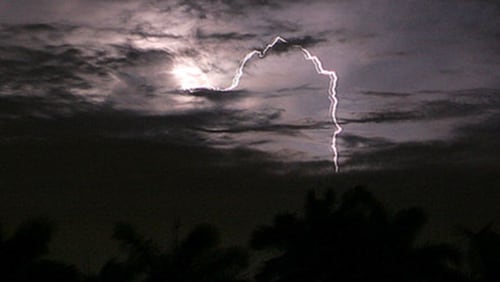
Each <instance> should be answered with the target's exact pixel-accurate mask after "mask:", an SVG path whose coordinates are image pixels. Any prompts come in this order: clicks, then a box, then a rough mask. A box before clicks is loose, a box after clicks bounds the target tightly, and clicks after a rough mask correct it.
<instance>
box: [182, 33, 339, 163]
mask: <svg viewBox="0 0 500 282" xmlns="http://www.w3.org/2000/svg"><path fill="white" fill-rule="evenodd" d="M280 42H282V43H285V44H289V42H288V41H287V40H286V39H284V38H283V37H281V36H277V37H276V38H274V40H273V41H272V42H271V43H269V44H268V45H267V46H266V47H265V48H264V49H263V50H262V51H261V50H253V51H251V52H250V53H248V54H246V56H245V57H244V58H243V60H242V61H241V63H240V66H239V67H238V69H237V70H236V73H235V75H234V77H233V80H232V83H231V85H230V86H228V87H226V88H217V87H208V89H210V90H215V91H222V92H226V91H231V90H233V89H235V88H236V87H238V85H239V84H240V79H241V77H242V76H243V70H244V69H245V66H246V65H247V63H248V62H249V61H250V60H251V59H252V58H253V57H254V56H258V57H259V58H264V57H265V56H266V55H267V52H268V51H269V50H271V49H272V48H273V47H274V46H276V44H278V43H280ZM292 47H294V48H297V49H299V50H300V51H301V52H302V54H303V55H304V58H305V59H306V60H308V61H311V62H312V63H313V64H314V68H315V69H316V72H317V73H318V74H320V75H325V76H328V78H329V79H330V84H329V87H328V99H329V100H330V109H329V113H330V119H331V121H332V123H333V126H334V127H335V129H334V131H333V134H332V141H331V144H330V148H331V151H332V153H333V157H332V160H333V165H334V168H335V172H338V171H339V169H340V167H339V164H338V158H339V154H338V150H337V135H338V134H340V133H341V132H342V127H341V126H340V124H339V122H338V120H337V107H338V103H339V101H338V99H337V81H338V77H337V74H336V73H335V71H333V70H325V69H324V68H323V64H322V63H321V60H320V59H319V58H318V57H317V56H314V55H312V54H311V52H309V50H307V49H306V48H304V47H302V46H301V45H296V44H295V45H292ZM186 90H188V91H192V90H193V91H194V89H186Z"/></svg>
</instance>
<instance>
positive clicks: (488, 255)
mask: <svg viewBox="0 0 500 282" xmlns="http://www.w3.org/2000/svg"><path fill="white" fill-rule="evenodd" d="M465 235H466V237H467V239H468V243H469V244H468V245H469V247H468V261H469V266H470V270H471V272H472V273H471V276H472V277H473V279H474V280H475V281H481V282H482V281H484V282H490V281H491V282H493V281H500V234H498V233H497V232H495V231H494V230H493V229H492V227H491V226H486V227H484V228H483V229H481V230H480V231H478V232H472V231H468V230H466V231H465Z"/></svg>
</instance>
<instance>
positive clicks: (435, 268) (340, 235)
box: [251, 187, 462, 282]
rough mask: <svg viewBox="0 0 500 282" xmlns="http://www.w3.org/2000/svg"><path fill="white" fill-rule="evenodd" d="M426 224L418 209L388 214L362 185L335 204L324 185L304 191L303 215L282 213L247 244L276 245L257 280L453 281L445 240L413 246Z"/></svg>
mask: <svg viewBox="0 0 500 282" xmlns="http://www.w3.org/2000/svg"><path fill="white" fill-rule="evenodd" d="M424 223H425V216H424V214H423V212H422V211H421V210H420V209H417V208H411V209H407V210H402V211H399V212H398V213H396V214H390V213H389V212H388V211H387V210H386V209H385V208H384V207H383V206H382V204H381V203H380V202H378V201H377V200H376V199H375V198H374V197H373V196H372V195H371V194H370V193H369V192H367V191H366V190H365V189H363V188H361V187H356V188H354V189H352V190H350V191H348V192H346V193H345V194H344V195H343V198H342V201H341V202H340V204H337V203H336V201H335V195H334V193H333V192H332V191H331V190H328V191H327V192H326V194H325V195H324V197H323V198H317V197H316V195H315V194H314V193H313V192H310V193H309V194H308V196H307V200H306V205H305V211H304V214H303V215H302V216H298V215H296V214H291V213H286V214H281V215H278V216H276V217H275V219H274V222H273V224H272V225H268V226H262V227H260V228H258V229H257V230H256V231H255V232H254V233H253V235H252V239H251V246H252V247H253V248H255V249H257V250H270V249H274V250H278V251H279V252H280V254H279V255H278V256H275V257H273V258H272V259H269V260H267V261H266V262H265V263H264V265H263V267H262V268H261V270H260V272H259V273H258V274H257V275H256V280H257V281H259V282H267V281H274V282H281V281H287V282H293V281H311V282H314V281H458V280H460V279H462V278H461V276H460V275H459V274H458V273H457V272H456V271H454V269H453V268H452V267H450V265H453V264H454V263H456V261H457V260H458V253H457V251H455V250H454V249H453V248H451V247H450V246H448V245H444V244H427V245H423V246H416V244H415V239H416V237H417V235H418V232H419V230H420V229H421V227H422V226H423V224H424Z"/></svg>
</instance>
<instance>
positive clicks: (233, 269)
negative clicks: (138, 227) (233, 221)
mask: <svg viewBox="0 0 500 282" xmlns="http://www.w3.org/2000/svg"><path fill="white" fill-rule="evenodd" d="M113 237H114V239H116V240H118V241H119V242H120V244H121V246H122V247H123V248H124V249H125V251H126V253H127V257H126V258H125V260H123V261H118V260H116V259H114V260H111V261H109V262H108V263H107V264H106V265H105V266H104V267H103V268H102V270H101V271H100V273H99V275H98V276H97V277H95V278H94V279H93V280H94V281H103V282H108V281H109V282H112V281H125V282H126V281H147V282H156V281H174V282H175V281H179V282H180V281H202V282H212V281H213V282H215V281H217V282H238V281H244V279H242V278H240V276H241V274H242V272H243V271H244V270H245V269H246V267H247V265H248V254H247V252H246V250H244V249H242V248H236V247H231V248H222V247H218V245H219V235H218V232H217V231H216V229H215V228H214V227H212V226H210V225H199V226H197V227H196V228H194V229H193V230H192V231H191V232H190V233H189V234H188V235H187V237H186V238H185V239H184V240H182V241H181V242H178V243H177V244H175V245H174V246H173V247H171V248H170V249H167V250H161V249H160V248H159V247H157V246H155V245H154V244H153V242H152V241H151V240H146V239H144V238H142V237H141V236H140V235H139V234H137V233H136V232H135V230H134V229H133V227H132V226H130V225H128V224H118V225H117V226H116V227H115V230H114V236H113Z"/></svg>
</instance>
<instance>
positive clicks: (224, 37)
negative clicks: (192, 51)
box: [195, 29, 257, 41]
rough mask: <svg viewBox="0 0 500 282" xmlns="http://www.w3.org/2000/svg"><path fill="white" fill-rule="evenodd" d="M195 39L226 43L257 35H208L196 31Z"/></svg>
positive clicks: (213, 33) (200, 30) (234, 33)
mask: <svg viewBox="0 0 500 282" xmlns="http://www.w3.org/2000/svg"><path fill="white" fill-rule="evenodd" d="M195 36H196V38H197V39H199V40H207V39H209V40H217V41H226V40H247V39H252V38H255V37H256V36H257V35H256V34H253V33H238V32H225V33H219V32H212V33H208V32H206V31H203V29H197V30H196V35H195Z"/></svg>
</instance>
